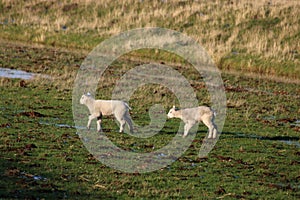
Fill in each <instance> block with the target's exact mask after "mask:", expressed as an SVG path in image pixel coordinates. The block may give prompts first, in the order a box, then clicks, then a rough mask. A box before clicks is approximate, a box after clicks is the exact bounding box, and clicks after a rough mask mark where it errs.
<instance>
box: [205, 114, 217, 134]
mask: <svg viewBox="0 0 300 200" xmlns="http://www.w3.org/2000/svg"><path fill="white" fill-rule="evenodd" d="M203 124H205V126H207V128H208V137H207V138H209V139H210V138H215V137H216V136H217V135H216V134H215V133H214V132H215V126H214V123H213V121H212V119H211V118H205V119H203Z"/></svg>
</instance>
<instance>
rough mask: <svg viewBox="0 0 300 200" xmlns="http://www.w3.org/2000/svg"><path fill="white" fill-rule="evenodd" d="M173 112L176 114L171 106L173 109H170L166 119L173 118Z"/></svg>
mask: <svg viewBox="0 0 300 200" xmlns="http://www.w3.org/2000/svg"><path fill="white" fill-rule="evenodd" d="M175 112H176V108H175V106H173V108H171V109H170V111H169V113H168V118H173V117H175Z"/></svg>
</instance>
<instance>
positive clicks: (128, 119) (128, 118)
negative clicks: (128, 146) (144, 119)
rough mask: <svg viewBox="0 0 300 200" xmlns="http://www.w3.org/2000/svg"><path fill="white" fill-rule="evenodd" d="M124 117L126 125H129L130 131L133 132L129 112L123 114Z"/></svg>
mask: <svg viewBox="0 0 300 200" xmlns="http://www.w3.org/2000/svg"><path fill="white" fill-rule="evenodd" d="M124 119H125V121H126V122H127V125H128V127H129V131H130V133H133V125H132V120H131V117H130V115H129V113H127V114H126V115H125V116H124Z"/></svg>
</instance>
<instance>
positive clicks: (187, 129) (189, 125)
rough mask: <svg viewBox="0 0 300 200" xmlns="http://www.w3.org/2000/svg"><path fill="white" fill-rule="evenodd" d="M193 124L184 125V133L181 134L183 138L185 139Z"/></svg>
mask: <svg viewBox="0 0 300 200" xmlns="http://www.w3.org/2000/svg"><path fill="white" fill-rule="evenodd" d="M193 125H194V123H192V122H187V123H186V124H185V125H184V133H183V136H182V137H183V138H185V137H186V136H187V134H188V133H189V130H190V129H191V128H192V127H193Z"/></svg>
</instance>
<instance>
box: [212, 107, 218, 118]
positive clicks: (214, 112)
mask: <svg viewBox="0 0 300 200" xmlns="http://www.w3.org/2000/svg"><path fill="white" fill-rule="evenodd" d="M212 112H213V114H214V117H216V116H217V112H216V111H215V110H213V109H212Z"/></svg>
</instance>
